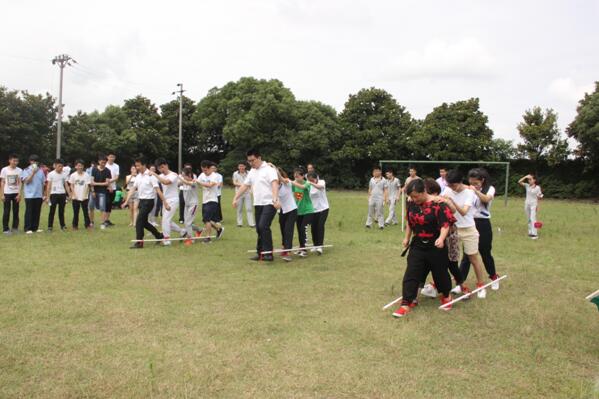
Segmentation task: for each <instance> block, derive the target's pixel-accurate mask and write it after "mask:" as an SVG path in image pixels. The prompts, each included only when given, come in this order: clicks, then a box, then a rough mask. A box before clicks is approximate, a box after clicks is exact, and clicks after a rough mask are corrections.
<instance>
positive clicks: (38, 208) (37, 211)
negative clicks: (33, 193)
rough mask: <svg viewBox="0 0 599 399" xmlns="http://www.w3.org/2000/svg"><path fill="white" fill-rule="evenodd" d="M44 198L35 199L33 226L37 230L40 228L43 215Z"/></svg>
mask: <svg viewBox="0 0 599 399" xmlns="http://www.w3.org/2000/svg"><path fill="white" fill-rule="evenodd" d="M43 202H44V200H43V199H42V198H34V199H33V219H32V226H33V229H34V230H33V231H37V230H39V228H40V218H41V217H42V204H43Z"/></svg>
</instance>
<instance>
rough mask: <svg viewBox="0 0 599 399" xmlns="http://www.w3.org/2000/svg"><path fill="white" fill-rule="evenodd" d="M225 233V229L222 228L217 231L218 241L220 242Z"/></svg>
mask: <svg viewBox="0 0 599 399" xmlns="http://www.w3.org/2000/svg"><path fill="white" fill-rule="evenodd" d="M224 232H225V228H224V227H221V228H220V229H217V230H216V239H217V240H220V238H221V237H222V236H223V233H224Z"/></svg>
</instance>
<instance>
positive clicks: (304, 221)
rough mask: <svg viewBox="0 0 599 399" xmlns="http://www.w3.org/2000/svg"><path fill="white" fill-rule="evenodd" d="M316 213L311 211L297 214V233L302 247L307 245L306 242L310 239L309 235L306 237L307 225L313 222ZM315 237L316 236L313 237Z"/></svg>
mask: <svg viewBox="0 0 599 399" xmlns="http://www.w3.org/2000/svg"><path fill="white" fill-rule="evenodd" d="M313 216H314V214H313V213H309V214H307V215H298V216H297V222H296V224H297V235H298V237H299V246H300V248H305V247H306V242H307V241H308V237H306V230H307V228H306V226H308V225H309V224H312V218H313ZM312 239H314V237H312Z"/></svg>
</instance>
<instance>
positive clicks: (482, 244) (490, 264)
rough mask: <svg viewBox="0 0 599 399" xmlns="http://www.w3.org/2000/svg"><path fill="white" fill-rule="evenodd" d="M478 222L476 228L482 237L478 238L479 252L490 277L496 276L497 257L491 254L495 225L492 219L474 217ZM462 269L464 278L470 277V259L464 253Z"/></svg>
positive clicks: (475, 221)
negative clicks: (494, 257)
mask: <svg viewBox="0 0 599 399" xmlns="http://www.w3.org/2000/svg"><path fill="white" fill-rule="evenodd" d="M474 223H476V230H478V234H480V237H479V238H478V252H479V253H480V256H481V258H482V259H483V264H484V265H485V269H486V270H487V274H488V275H489V277H491V278H492V277H495V275H496V274H497V272H496V271H495V259H493V255H491V249H492V247H493V227H492V226H491V219H479V218H477V219H474ZM460 271H461V272H462V276H463V277H464V280H466V278H468V273H469V272H470V259H469V258H468V256H466V255H464V256H463V257H462V263H461V264H460Z"/></svg>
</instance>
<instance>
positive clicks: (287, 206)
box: [279, 183, 297, 214]
mask: <svg viewBox="0 0 599 399" xmlns="http://www.w3.org/2000/svg"><path fill="white" fill-rule="evenodd" d="M279 201H280V202H281V213H283V214H285V213H289V212H291V211H292V210H294V209H297V203H296V202H295V197H294V196H293V190H292V188H291V183H287V184H285V183H283V184H281V185H280V186H279Z"/></svg>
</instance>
